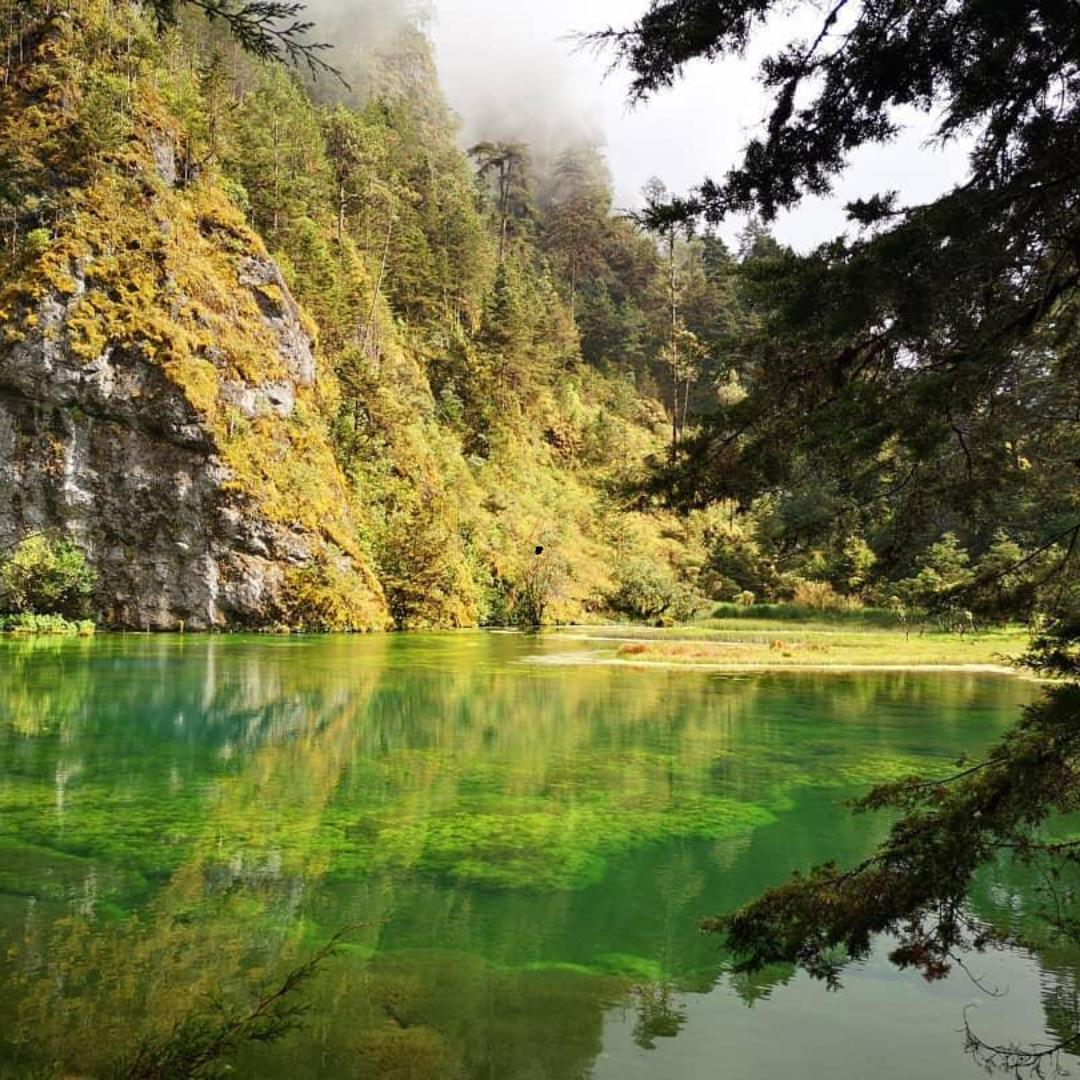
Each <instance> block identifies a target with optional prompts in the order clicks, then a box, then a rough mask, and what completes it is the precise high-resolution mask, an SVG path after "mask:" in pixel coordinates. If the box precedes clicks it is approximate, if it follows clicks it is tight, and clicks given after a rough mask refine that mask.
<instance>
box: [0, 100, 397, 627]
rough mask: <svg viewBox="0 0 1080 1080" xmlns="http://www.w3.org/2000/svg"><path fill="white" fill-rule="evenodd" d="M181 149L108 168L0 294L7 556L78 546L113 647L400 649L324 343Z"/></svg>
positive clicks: (0, 497) (1, 465) (166, 140)
mask: <svg viewBox="0 0 1080 1080" xmlns="http://www.w3.org/2000/svg"><path fill="white" fill-rule="evenodd" d="M24 89H25V88H24ZM6 105H7V107H8V109H11V108H13V107H15V106H16V105H17V103H16V102H12V101H10V100H9V101H8V102H6ZM9 115H10V114H9ZM178 145H179V139H178V137H177V136H176V134H175V132H169V131H164V132H163V131H160V130H153V129H149V130H148V131H147V133H146V134H145V136H144V137H142V138H137V139H132V140H131V141H129V143H128V145H127V146H126V147H125V155H126V159H127V160H126V163H125V164H126V169H125V173H126V175H119V176H118V175H117V173H116V170H115V169H110V170H107V171H106V170H100V171H98V172H95V171H94V170H93V168H92V167H91V168H90V169H89V170H88V175H87V176H86V177H85V178H84V179H83V182H82V183H81V184H79V185H78V186H74V187H69V188H68V190H67V191H66V192H65V201H66V203H67V205H68V207H69V212H68V213H67V214H66V215H65V218H64V219H63V221H62V222H61V224H60V225H59V227H58V228H57V229H56V230H55V232H54V233H53V235H51V236H50V237H48V240H47V242H43V243H42V244H41V245H40V249H39V250H37V251H34V252H33V253H32V254H33V257H32V258H29V259H25V260H24V261H23V263H22V265H21V267H19V268H18V272H17V273H15V274H12V275H9V277H8V279H7V280H6V281H5V282H4V283H3V287H2V289H0V550H3V549H4V548H9V547H11V546H13V545H14V544H15V543H17V542H18V540H19V539H21V538H22V537H24V536H26V535H27V534H29V533H34V532H46V531H53V530H55V531H58V532H63V533H65V534H69V535H72V536H73V537H74V538H75V539H76V540H77V542H78V544H79V546H80V547H81V548H82V550H83V551H84V553H85V555H86V557H87V559H88V561H89V562H90V563H91V564H92V565H93V567H94V568H95V569H96V571H97V573H98V575H99V597H98V599H99V608H100V610H101V612H102V614H103V616H104V619H105V621H106V622H107V623H108V624H110V625H114V626H123V627H132V628H138V629H144V628H149V629H173V628H177V627H178V626H179V624H181V623H183V624H185V625H186V626H188V627H190V628H192V629H207V628H212V627H221V626H232V627H237V626H249V627H254V626H268V625H275V624H280V623H291V624H294V625H295V624H297V623H300V624H304V625H318V626H320V627H324V628H333V629H345V628H352V629H361V628H374V627H382V626H384V625H385V624H386V621H387V616H386V605H385V601H384V599H383V596H382V590H381V588H380V586H379V584H378V581H377V580H376V578H375V576H374V574H373V573H372V571H371V569H370V567H369V566H368V565H367V562H366V560H365V557H364V555H363V554H362V552H360V551H359V550H357V548H356V546H355V539H354V538H355V529H354V527H353V525H352V523H351V521H350V513H349V497H348V491H347V485H346V483H345V480H344V478H343V477H342V475H341V473H340V470H339V468H338V466H337V463H336V462H335V460H334V456H333V453H332V450H331V446H330V443H329V438H328V434H327V431H326V429H325V422H324V420H323V419H322V416H323V411H322V410H320V409H319V407H318V405H319V402H320V395H321V394H322V393H324V392H325V390H324V388H323V387H321V386H320V379H319V374H318V371H317V365H316V358H315V352H314V331H313V328H312V325H311V323H310V321H309V320H307V319H306V317H305V316H304V314H303V312H302V311H301V310H300V308H299V307H298V305H297V304H296V302H295V301H294V300H293V298H292V296H291V295H290V293H289V290H288V288H287V287H286V285H285V282H284V280H283V279H282V276H281V273H280V272H279V270H278V268H277V267H276V266H275V264H274V263H273V261H272V260H271V259H270V258H269V257H268V256H267V254H266V250H265V248H264V247H263V245H262V242H261V240H260V239H259V238H258V237H257V236H255V235H254V234H253V233H251V232H250V231H249V230H248V229H247V228H246V226H245V224H244V221H243V217H242V215H241V214H240V213H239V212H238V211H237V210H235V208H234V207H233V206H232V205H231V203H230V202H229V201H228V200H227V199H226V198H225V196H224V195H223V194H222V193H221V192H220V191H219V190H217V189H216V188H214V187H213V186H212V185H210V184H202V183H200V182H199V181H198V180H197V179H195V180H189V181H188V182H186V183H185V182H183V181H181V180H179V179H178V176H179V174H180V172H181V171H182V170H180V169H178V167H177V147H178ZM330 392H332V388H331V391H330Z"/></svg>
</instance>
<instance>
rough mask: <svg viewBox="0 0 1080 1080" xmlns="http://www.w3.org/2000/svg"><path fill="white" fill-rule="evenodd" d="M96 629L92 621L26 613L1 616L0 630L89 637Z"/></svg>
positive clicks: (14, 632) (16, 632)
mask: <svg viewBox="0 0 1080 1080" xmlns="http://www.w3.org/2000/svg"><path fill="white" fill-rule="evenodd" d="M95 629H96V627H95V624H94V622H93V620H91V619H76V620H71V619H65V618H64V616H63V615H37V614H35V613H33V612H24V613H23V614H21V615H0V630H8V631H10V632H11V633H13V634H59V635H62V636H70V635H73V634H76V635H78V636H79V637H89V636H90V635H91V634H93V633H94V631H95Z"/></svg>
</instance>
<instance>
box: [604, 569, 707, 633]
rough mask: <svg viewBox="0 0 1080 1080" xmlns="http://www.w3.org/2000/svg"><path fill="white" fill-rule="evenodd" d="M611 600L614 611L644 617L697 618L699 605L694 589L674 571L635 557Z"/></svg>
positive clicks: (619, 580) (623, 570)
mask: <svg viewBox="0 0 1080 1080" xmlns="http://www.w3.org/2000/svg"><path fill="white" fill-rule="evenodd" d="M607 601H608V604H609V605H610V607H611V608H612V610H613V611H617V612H619V613H620V614H623V615H629V616H630V617H631V618H632V619H643V620H652V619H659V618H660V617H662V616H666V617H669V618H671V619H673V620H675V621H677V622H683V621H685V620H687V619H691V618H693V616H694V611H695V609H696V607H697V604H696V600H695V597H694V595H693V593H692V592H691V591H690V590H689V589H688V588H686V586H685V585H682V584H680V583H679V582H677V581H676V580H675V578H674V577H673V575H672V574H671V572H670V571H668V570H666V569H663V568H660V567H657V566H656V565H655V564H653V563H651V562H648V561H647V560H645V559H631V560H630V561H629V562H628V563H627V564H626V566H625V567H623V569H622V571H621V572H620V574H619V577H618V586H617V588H616V589H615V591H614V592H613V593H611V594H610V595H609V596H608V598H607Z"/></svg>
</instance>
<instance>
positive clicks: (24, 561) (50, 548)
mask: <svg viewBox="0 0 1080 1080" xmlns="http://www.w3.org/2000/svg"><path fill="white" fill-rule="evenodd" d="M96 584H97V574H95V573H94V571H93V570H92V569H91V568H90V567H89V566H87V565H86V560H85V559H84V558H83V555H82V552H80V551H79V549H78V548H77V547H75V545H74V543H73V542H72V541H71V540H67V539H60V540H50V539H49V538H47V537H45V536H28V537H27V538H26V539H25V540H23V541H22V543H20V544H19V546H18V547H17V548H16V549H15V551H14V553H13V554H12V555H11V557H10V558H9V559H8V560H7V561H6V562H4V563H3V565H2V566H0V595H2V603H3V607H4V608H5V609H6V610H7V611H10V612H15V613H16V614H24V613H34V614H38V615H62V616H64V617H65V618H67V619H79V618H82V617H84V616H85V615H86V614H87V613H88V611H89V606H90V597H91V596H92V595H93V592H94V586H95V585H96Z"/></svg>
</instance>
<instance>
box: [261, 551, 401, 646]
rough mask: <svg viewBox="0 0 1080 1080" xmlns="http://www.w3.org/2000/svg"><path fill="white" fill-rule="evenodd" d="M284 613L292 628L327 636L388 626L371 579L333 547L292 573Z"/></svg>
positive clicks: (285, 619)
mask: <svg viewBox="0 0 1080 1080" xmlns="http://www.w3.org/2000/svg"><path fill="white" fill-rule="evenodd" d="M281 614H282V616H283V618H284V621H285V623H286V625H288V626H295V627H297V628H299V629H302V630H315V631H322V632H327V633H342V632H347V631H357V630H381V629H383V628H384V623H385V617H384V615H383V608H382V605H381V604H379V603H378V601H377V599H376V594H375V593H374V590H373V589H372V583H371V581H370V579H369V578H367V577H366V576H365V575H364V574H363V573H361V572H360V570H359V568H357V567H356V566H355V565H353V564H352V562H351V561H350V560H349V559H348V558H347V557H346V556H345V555H344V554H343V553H342V552H341V551H339V550H337V549H336V548H334V547H333V546H330V547H329V548H328V549H327V551H325V552H323V553H322V554H320V555H319V556H317V557H316V558H315V559H312V560H311V561H310V562H308V563H307V564H305V565H304V566H301V567H298V568H297V569H295V570H293V571H291V572H290V574H289V578H288V582H287V592H286V598H285V600H284V607H283V611H282V613H281Z"/></svg>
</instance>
